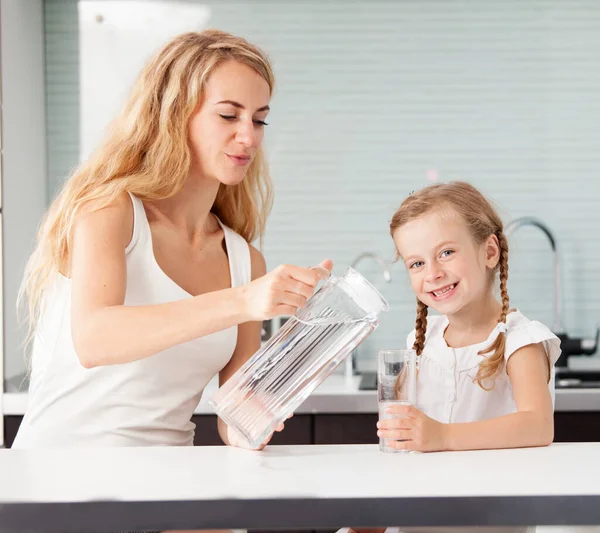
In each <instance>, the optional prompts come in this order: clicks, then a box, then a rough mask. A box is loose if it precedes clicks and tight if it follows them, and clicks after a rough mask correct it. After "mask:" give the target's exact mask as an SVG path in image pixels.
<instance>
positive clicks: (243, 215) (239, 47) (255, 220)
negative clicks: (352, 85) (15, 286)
mask: <svg viewBox="0 0 600 533" xmlns="http://www.w3.org/2000/svg"><path fill="white" fill-rule="evenodd" d="M230 60H233V61H238V62H240V63H243V64H245V65H247V66H249V67H251V68H252V69H254V70H255V71H256V72H257V73H258V74H259V75H260V76H262V77H263V78H264V79H265V81H266V82H267V83H268V85H269V88H270V92H271V93H272V92H273V87H274V83H275V80H274V75H273V71H272V68H271V64H270V61H269V59H268V57H267V56H266V55H265V54H264V52H262V51H261V50H260V49H259V48H257V47H256V46H254V45H252V44H250V43H249V42H248V41H246V40H245V39H242V38H240V37H236V36H233V35H231V34H229V33H225V32H223V31H219V30H206V31H203V32H200V33H196V32H190V33H184V34H181V35H179V36H177V37H175V38H174V39H172V40H171V41H170V42H168V43H167V44H166V45H165V46H163V47H162V49H160V50H159V51H158V52H157V53H156V54H155V55H154V56H153V57H152V58H151V59H150V61H149V62H148V63H147V65H146V66H145V67H144V69H143V70H142V72H141V73H140V75H139V77H138V79H137V81H136V83H135V85H134V87H133V90H132V92H131V95H130V96H129V99H128V101H127V102H126V103H125V105H124V107H123V110H122V111H121V113H120V115H119V116H118V117H117V118H116V119H115V120H114V121H113V122H112V124H111V125H110V127H109V128H108V129H107V133H106V136H105V138H104V140H103V142H102V143H101V144H100V146H99V147H98V148H97V149H96V150H95V152H94V153H92V155H91V156H90V157H89V158H88V159H87V161H85V162H83V163H82V164H81V165H80V166H79V167H78V168H77V169H75V171H74V173H73V174H72V175H71V177H70V178H69V179H68V180H67V181H66V182H65V184H64V186H63V188H62V190H61V192H60V194H59V195H58V196H57V197H56V199H55V200H54V201H53V202H52V205H51V206H50V208H49V209H48V211H47V213H46V215H45V217H44V219H43V221H42V224H41V227H40V230H39V233H38V239H37V245H36V247H35V249H34V251H33V254H32V255H31V257H30V259H29V262H28V263H27V266H26V269H25V276H24V279H23V283H22V286H21V290H20V292H19V299H18V302H19V304H20V302H22V301H23V299H26V300H27V307H28V318H29V338H31V336H32V334H33V332H34V330H35V327H36V325H37V322H38V320H39V316H40V308H41V302H42V296H43V292H44V290H45V288H46V287H47V286H48V285H49V283H50V282H51V280H52V278H53V277H54V276H55V275H56V274H57V273H58V272H61V271H64V269H66V268H67V266H68V259H69V253H70V244H71V242H70V241H71V237H72V231H73V226H74V223H75V220H76V218H77V215H78V214H79V213H80V212H81V210H82V207H84V206H85V205H88V204H89V203H90V202H94V203H93V205H94V209H102V208H103V207H106V206H108V205H109V204H111V203H112V202H113V201H115V200H116V198H117V197H118V196H119V195H120V194H122V193H123V192H126V191H127V192H130V193H132V194H135V195H136V196H138V197H140V198H141V199H143V200H159V199H164V198H169V197H170V196H173V195H174V194H176V193H177V192H178V191H180V190H181V188H182V187H183V184H184V181H185V179H186V177H187V175H188V172H189V169H190V161H191V155H190V148H189V145H188V125H189V121H190V118H191V117H192V115H193V113H194V112H195V111H196V110H197V108H198V105H199V103H200V101H201V97H202V91H203V87H204V84H205V83H206V81H207V79H208V78H209V76H210V74H211V73H212V72H213V71H214V70H215V68H216V67H218V66H219V65H220V64H222V63H224V62H225V61H230ZM271 204H272V186H271V180H270V178H269V173H268V169H267V166H266V164H265V158H264V154H263V152H262V150H259V151H258V152H257V154H256V156H255V158H254V160H253V161H252V163H251V165H250V167H249V168H248V172H247V174H246V176H245V178H244V180H243V181H242V182H241V183H239V184H237V185H234V186H224V185H221V187H220V189H219V191H218V193H217V197H216V199H215V203H214V205H213V207H212V212H214V213H215V214H216V215H217V216H218V217H219V218H220V219H221V220H222V221H223V223H224V224H226V225H227V226H229V227H230V228H232V229H233V230H234V231H236V232H237V233H239V234H240V235H242V237H244V238H245V239H246V240H247V241H248V242H251V241H253V240H254V239H255V238H256V237H261V240H262V236H263V233H264V229H265V224H266V218H267V216H268V213H269V211H270V209H271Z"/></svg>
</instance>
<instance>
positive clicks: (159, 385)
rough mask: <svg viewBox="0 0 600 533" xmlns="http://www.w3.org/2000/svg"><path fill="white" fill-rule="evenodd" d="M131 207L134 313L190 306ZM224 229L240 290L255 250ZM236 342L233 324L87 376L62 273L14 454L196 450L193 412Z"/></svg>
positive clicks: (48, 309)
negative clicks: (60, 449)
mask: <svg viewBox="0 0 600 533" xmlns="http://www.w3.org/2000/svg"><path fill="white" fill-rule="evenodd" d="M132 202H133V208H134V209H133V211H134V225H133V236H132V239H131V242H130V243H129V245H128V246H127V249H126V261H127V291H126V295H125V305H151V304H160V303H165V302H172V301H175V300H182V299H185V298H191V297H192V296H191V295H190V294H189V293H187V292H186V291H185V290H183V289H182V288H181V287H180V286H179V285H177V284H176V283H175V282H174V281H173V280H172V279H171V278H169V277H168V276H167V275H166V274H165V273H164V272H163V271H162V270H161V268H160V267H159V266H158V263H157V262H156V259H155V257H154V252H153V249H152V236H151V233H150V225H149V224H148V219H147V217H146V212H145V210H144V206H143V204H142V201H141V200H140V199H139V198H137V197H135V196H133V195H132ZM219 224H220V225H221V227H222V229H223V231H224V233H225V245H226V248H227V254H228V258H229V269H230V273H231V283H232V286H233V287H236V286H239V285H244V284H246V283H249V282H250V281H251V269H250V250H249V247H248V244H247V243H246V241H245V240H244V239H243V238H242V237H241V236H240V235H238V234H237V233H235V232H234V231H233V230H231V229H230V228H228V227H227V226H225V225H224V224H222V223H221V221H219ZM200 275H201V273H200ZM236 341H237V326H234V327H231V328H229V329H226V330H224V331H220V332H217V333H214V334H211V335H207V336H205V337H201V338H198V339H195V340H192V341H190V342H186V343H183V344H179V345H177V346H174V347H172V348H169V349H167V350H164V351H162V352H159V353H157V354H155V355H152V356H150V357H146V358H144V359H140V360H138V361H134V362H131V363H125V364H119V365H109V366H102V367H97V368H91V369H86V368H84V367H83V366H81V364H80V363H79V360H78V358H77V354H76V353H75V349H74V346H73V339H72V337H71V280H70V279H68V278H66V277H64V276H62V275H60V274H59V275H57V277H56V279H55V281H54V282H53V283H52V285H51V286H50V287H49V288H48V289H47V291H46V293H45V295H44V308H43V312H42V315H41V318H40V322H39V324H38V328H37V331H36V335H35V339H34V343H33V353H32V371H31V382H30V386H29V397H28V407H27V412H26V414H25V416H24V418H23V422H22V424H21V427H20V429H19V432H18V434H17V437H16V439H15V442H14V444H13V448H34V447H35V448H38V447H40V448H41V447H53V446H161V445H162V446H181V445H192V444H193V438H194V429H195V424H193V423H192V422H191V417H192V414H193V412H194V409H195V408H196V406H197V405H198V402H199V401H200V398H201V396H202V392H203V390H204V387H205V386H206V384H207V383H208V382H209V381H210V380H211V379H212V378H213V377H214V376H215V375H216V374H217V373H218V372H219V371H220V370H221V369H222V368H223V367H224V366H225V365H226V364H227V362H228V361H229V360H230V358H231V356H232V354H233V351H234V349H235V345H236Z"/></svg>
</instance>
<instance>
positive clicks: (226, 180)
mask: <svg viewBox="0 0 600 533" xmlns="http://www.w3.org/2000/svg"><path fill="white" fill-rule="evenodd" d="M270 99H271V92H270V89H269V84H268V83H267V82H266V81H265V79H264V78H263V77H262V76H261V75H260V74H258V73H257V72H256V71H255V70H254V69H252V68H250V67H249V66H247V65H244V64H242V63H238V62H237V61H233V60H232V61H227V62H225V63H223V64H221V65H219V66H218V67H217V68H215V70H214V71H213V72H212V73H211V75H210V77H209V78H208V80H207V82H206V84H205V86H204V90H203V95H202V100H201V102H200V105H199V107H198V110H197V111H196V112H195V113H194V115H193V116H192V118H191V120H190V124H189V142H190V147H191V151H192V161H193V164H192V167H193V171H194V172H195V173H198V174H199V175H201V176H203V177H206V178H209V179H215V180H217V181H219V182H221V183H223V184H225V185H236V184H238V183H240V182H241V181H242V180H243V179H244V176H245V175H246V172H247V171H248V168H249V167H250V163H252V160H253V159H254V157H255V155H256V153H257V152H258V149H259V148H260V146H261V144H262V141H263V136H264V127H265V119H266V118H267V114H268V113H269V101H270Z"/></svg>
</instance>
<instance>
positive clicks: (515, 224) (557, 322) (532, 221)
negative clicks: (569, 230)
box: [504, 217, 564, 333]
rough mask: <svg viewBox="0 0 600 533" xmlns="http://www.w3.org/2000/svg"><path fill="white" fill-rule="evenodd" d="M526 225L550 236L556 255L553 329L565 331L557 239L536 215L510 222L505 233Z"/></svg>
mask: <svg viewBox="0 0 600 533" xmlns="http://www.w3.org/2000/svg"><path fill="white" fill-rule="evenodd" d="M525 226H534V227H536V228H539V229H540V230H542V232H543V233H544V234H545V235H546V237H548V240H549V241H550V246H551V247H552V253H553V255H554V320H553V325H552V331H553V332H554V333H563V332H564V327H563V324H562V313H561V301H560V300H561V296H562V295H561V285H560V265H559V255H558V248H557V246H556V239H555V238H554V235H553V234H552V232H551V231H550V228H548V226H546V224H544V223H543V222H542V221H541V220H540V219H539V218H535V217H521V218H516V219H515V220H513V221H511V222H509V223H508V224H507V225H506V226H505V228H504V233H505V234H506V235H507V236H508V235H510V234H511V233H514V232H515V231H517V230H518V229H520V228H523V227H525Z"/></svg>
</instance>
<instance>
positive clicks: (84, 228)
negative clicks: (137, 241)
mask: <svg viewBox="0 0 600 533" xmlns="http://www.w3.org/2000/svg"><path fill="white" fill-rule="evenodd" d="M98 233H101V234H103V235H106V236H109V237H110V239H111V241H113V242H115V243H118V245H119V246H121V245H122V246H123V247H127V245H128V244H129V241H130V240H131V236H132V234H133V205H132V203H131V198H130V197H129V194H128V193H127V192H123V193H121V194H120V195H119V196H118V197H117V198H115V199H114V200H113V201H112V202H111V203H109V204H107V205H105V204H104V202H101V201H100V200H94V201H90V202H87V203H86V204H85V205H84V206H83V207H82V208H81V210H80V211H79V213H78V215H77V218H76V220H75V234H76V235H78V236H79V237H82V236H83V237H85V236H91V234H98ZM76 240H77V239H76Z"/></svg>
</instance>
